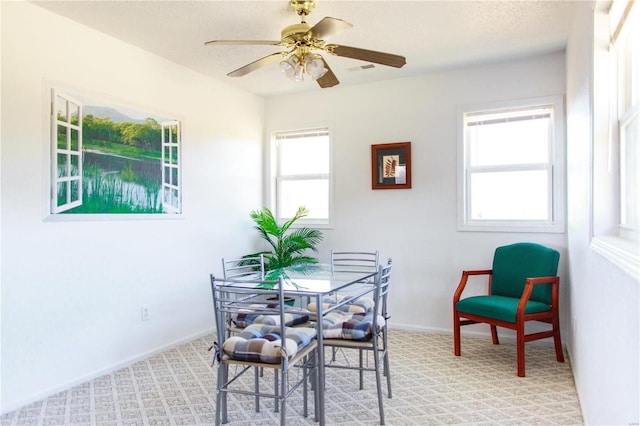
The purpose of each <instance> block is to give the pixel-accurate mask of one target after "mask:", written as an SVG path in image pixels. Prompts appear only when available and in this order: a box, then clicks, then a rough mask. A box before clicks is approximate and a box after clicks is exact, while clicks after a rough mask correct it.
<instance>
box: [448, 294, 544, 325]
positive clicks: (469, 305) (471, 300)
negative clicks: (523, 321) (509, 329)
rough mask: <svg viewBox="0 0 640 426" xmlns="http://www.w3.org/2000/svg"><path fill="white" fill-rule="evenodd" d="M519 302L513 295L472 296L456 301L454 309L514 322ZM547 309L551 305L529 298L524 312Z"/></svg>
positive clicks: (536, 311)
mask: <svg viewBox="0 0 640 426" xmlns="http://www.w3.org/2000/svg"><path fill="white" fill-rule="evenodd" d="M519 302H520V299H516V298H514V297H505V296H473V297H468V298H466V299H463V300H460V301H459V302H458V303H456V309H457V310H458V312H463V313H467V314H473V315H479V316H481V317H485V318H492V319H496V320H501V321H506V322H511V323H515V322H516V310H517V309H518V303H519ZM549 310H551V307H550V306H549V305H547V304H546V303H541V302H536V301H535V300H529V302H528V303H527V306H526V307H525V309H524V312H525V314H535V313H538V312H547V311H549Z"/></svg>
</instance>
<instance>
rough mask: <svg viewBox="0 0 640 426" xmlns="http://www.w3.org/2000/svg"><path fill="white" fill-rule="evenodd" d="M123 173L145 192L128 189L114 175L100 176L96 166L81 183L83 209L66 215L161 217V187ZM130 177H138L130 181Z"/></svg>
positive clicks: (89, 169) (74, 209) (129, 171)
mask: <svg viewBox="0 0 640 426" xmlns="http://www.w3.org/2000/svg"><path fill="white" fill-rule="evenodd" d="M123 172H124V173H125V175H128V177H129V178H131V179H132V180H133V181H135V182H136V183H139V184H140V185H142V186H143V187H144V191H141V190H136V186H133V185H127V184H126V181H125V180H123V179H117V178H116V176H115V174H113V173H103V172H102V170H101V169H100V168H98V167H95V166H93V167H86V168H85V169H84V173H83V179H82V192H83V199H82V205H80V206H78V207H75V208H73V209H70V210H67V211H66V212H65V213H70V214H78V213H107V214H112V213H120V214H121V213H164V211H163V209H162V203H160V202H159V192H160V185H159V184H158V183H157V182H152V181H151V180H147V181H145V179H144V178H142V179H141V178H140V176H139V175H136V174H135V173H133V172H132V171H131V170H130V169H129V170H128V171H127V169H125V170H124V171H123ZM131 173H133V174H134V175H136V176H137V177H133V178H132V176H131ZM121 174H122V172H121ZM121 178H122V176H121ZM141 180H142V182H141Z"/></svg>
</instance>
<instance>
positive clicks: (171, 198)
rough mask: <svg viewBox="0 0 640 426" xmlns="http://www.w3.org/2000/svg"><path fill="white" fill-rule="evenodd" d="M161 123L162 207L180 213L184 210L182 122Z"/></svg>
mask: <svg viewBox="0 0 640 426" xmlns="http://www.w3.org/2000/svg"><path fill="white" fill-rule="evenodd" d="M160 125H161V127H162V208H163V209H164V210H165V211H166V212H168V213H180V212H181V211H182V192H181V190H180V186H181V185H180V182H181V180H182V176H181V172H182V169H181V168H180V164H181V159H182V152H181V146H182V143H181V142H182V135H181V132H180V122H179V121H177V120H174V121H164V122H162V123H160ZM174 129H175V131H174ZM174 136H175V139H174Z"/></svg>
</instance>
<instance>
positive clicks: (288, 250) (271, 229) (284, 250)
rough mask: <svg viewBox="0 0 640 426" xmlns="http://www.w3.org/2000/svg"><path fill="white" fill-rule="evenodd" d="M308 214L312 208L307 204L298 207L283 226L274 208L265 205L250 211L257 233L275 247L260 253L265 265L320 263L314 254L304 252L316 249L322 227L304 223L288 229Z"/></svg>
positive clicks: (272, 268) (274, 268)
mask: <svg viewBox="0 0 640 426" xmlns="http://www.w3.org/2000/svg"><path fill="white" fill-rule="evenodd" d="M308 214H309V210H307V209H306V208H305V207H299V208H298V211H297V212H296V214H295V215H294V216H293V217H292V218H291V219H289V220H287V221H286V222H284V223H283V224H282V226H280V225H279V224H278V222H277V220H276V218H275V216H274V215H273V213H272V212H271V210H269V209H268V208H267V207H263V208H262V210H254V211H252V212H251V213H250V216H251V219H253V221H254V223H255V229H256V230H257V231H258V234H259V235H260V237H261V238H262V239H263V240H265V241H266V242H267V243H268V244H269V245H270V246H271V248H272V251H265V252H260V253H258V254H263V255H264V259H265V263H266V265H265V266H266V268H267V269H268V270H276V269H279V268H287V267H290V266H291V265H298V266H300V265H304V264H309V265H311V264H316V263H318V260H317V259H316V258H315V257H312V256H308V255H305V254H304V253H305V252H306V251H307V250H311V251H314V252H315V251H317V248H316V246H317V245H318V244H319V243H320V242H321V241H322V239H323V235H322V232H321V231H319V230H317V229H313V228H308V227H302V228H297V229H293V230H291V232H289V233H287V231H289V229H290V228H291V226H293V225H294V224H295V222H296V221H297V220H298V219H300V218H303V217H305V216H307V215H308ZM247 256H249V255H247Z"/></svg>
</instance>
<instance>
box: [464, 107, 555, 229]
mask: <svg viewBox="0 0 640 426" xmlns="http://www.w3.org/2000/svg"><path fill="white" fill-rule="evenodd" d="M542 106H545V107H546V106H550V107H551V108H552V129H551V133H552V134H551V135H550V138H549V143H550V144H551V146H550V147H549V159H548V162H546V163H538V164H521V165H515V166H514V165H509V166H504V167H502V166H495V167H493V166H492V167H491V168H490V169H491V171H512V170H523V171H524V170H546V171H547V173H548V175H549V180H548V182H549V185H550V188H549V197H550V200H549V209H550V211H549V220H544V221H539V220H479V219H472V218H471V212H470V199H471V188H470V176H471V174H472V173H473V172H478V171H480V170H479V169H481V168H476V169H474V168H473V167H472V166H471V164H470V156H469V146H468V138H467V137H466V132H467V130H468V129H467V122H466V119H467V117H471V116H474V115H477V114H484V113H487V114H489V113H495V112H504V111H514V112H515V111H518V110H523V109H535V108H538V107H542ZM564 120H565V115H564V99H563V97H562V96H546V97H539V98H528V99H519V100H510V101H501V102H490V103H484V104H478V105H468V106H462V107H459V108H458V126H457V127H458V188H457V189H458V194H457V195H458V230H459V231H485V232H546V233H563V232H565V222H566V207H565V205H566V201H565V198H566V197H565V193H566V190H565V131H564ZM483 171H486V170H483Z"/></svg>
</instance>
